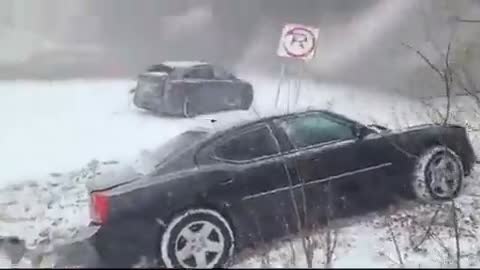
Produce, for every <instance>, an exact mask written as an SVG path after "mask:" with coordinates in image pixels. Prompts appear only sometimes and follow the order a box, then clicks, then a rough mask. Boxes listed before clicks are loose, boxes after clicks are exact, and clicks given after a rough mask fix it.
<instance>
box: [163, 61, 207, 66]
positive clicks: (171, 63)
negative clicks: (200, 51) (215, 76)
mask: <svg viewBox="0 0 480 270" xmlns="http://www.w3.org/2000/svg"><path fill="white" fill-rule="evenodd" d="M162 64H163V65H165V66H169V67H172V68H187V67H193V66H200V65H208V63H207V62H202V61H166V62H163V63H162Z"/></svg>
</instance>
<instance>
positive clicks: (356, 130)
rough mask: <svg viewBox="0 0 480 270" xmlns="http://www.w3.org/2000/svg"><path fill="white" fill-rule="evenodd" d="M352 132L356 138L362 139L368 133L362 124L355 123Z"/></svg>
mask: <svg viewBox="0 0 480 270" xmlns="http://www.w3.org/2000/svg"><path fill="white" fill-rule="evenodd" d="M353 134H354V135H355V137H357V138H358V139H363V138H365V136H367V135H368V129H367V128H366V127H364V126H361V125H355V126H354V127H353Z"/></svg>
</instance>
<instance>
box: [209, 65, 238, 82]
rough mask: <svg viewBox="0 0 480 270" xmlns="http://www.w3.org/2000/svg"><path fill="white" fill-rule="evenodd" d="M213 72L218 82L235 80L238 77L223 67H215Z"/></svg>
mask: <svg viewBox="0 0 480 270" xmlns="http://www.w3.org/2000/svg"><path fill="white" fill-rule="evenodd" d="M213 72H214V73H215V79H217V80H235V79H236V77H235V76H234V75H233V74H232V73H230V72H228V71H227V70H225V69H224V68H222V67H218V66H217V67H215V68H214V69H213Z"/></svg>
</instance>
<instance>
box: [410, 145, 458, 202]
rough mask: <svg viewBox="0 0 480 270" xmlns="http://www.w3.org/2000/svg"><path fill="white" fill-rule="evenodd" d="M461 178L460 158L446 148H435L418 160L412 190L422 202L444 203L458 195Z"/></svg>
mask: <svg viewBox="0 0 480 270" xmlns="http://www.w3.org/2000/svg"><path fill="white" fill-rule="evenodd" d="M463 177H464V171H463V165H462V162H461V159H460V157H459V156H458V155H457V154H456V153H455V152H453V151H452V150H451V149H449V148H447V147H446V146H435V147H432V148H430V149H428V150H427V151H425V152H424V153H423V154H422V155H421V156H420V157H419V158H418V160H417V163H416V166H415V170H414V174H413V181H412V189H413V192H414V195H415V197H416V198H417V199H419V200H421V201H423V202H427V203H432V202H444V201H448V200H451V199H453V198H455V197H457V196H458V195H459V193H460V192H461V189H462V187H463Z"/></svg>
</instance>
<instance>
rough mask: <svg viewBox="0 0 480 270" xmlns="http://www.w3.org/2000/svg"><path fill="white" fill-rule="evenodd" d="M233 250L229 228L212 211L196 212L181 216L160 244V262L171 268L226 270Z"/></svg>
mask: <svg viewBox="0 0 480 270" xmlns="http://www.w3.org/2000/svg"><path fill="white" fill-rule="evenodd" d="M233 249H234V236H233V231H232V229H231V227H230V224H229V223H228V222H227V221H226V220H225V218H223V217H222V215H221V214H219V213H218V212H216V211H213V210H209V209H193V210H188V211H186V212H183V213H182V214H180V215H178V216H177V217H175V218H174V219H173V220H172V222H170V224H169V225H168V226H167V229H166V230H165V233H164V234H163V237H162V240H161V258H162V260H163V262H164V264H165V266H166V267H168V268H218V267H223V266H224V265H225V264H226V263H227V261H228V260H229V259H230V257H231V256H232V254H233Z"/></svg>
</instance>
